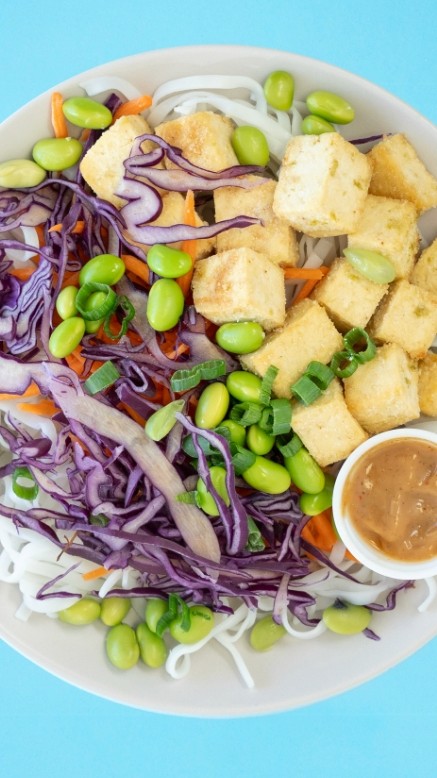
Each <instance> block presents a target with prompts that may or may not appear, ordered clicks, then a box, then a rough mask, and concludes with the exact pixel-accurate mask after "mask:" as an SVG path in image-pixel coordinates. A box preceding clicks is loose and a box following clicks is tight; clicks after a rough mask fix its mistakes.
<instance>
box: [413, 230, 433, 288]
mask: <svg viewBox="0 0 437 778" xmlns="http://www.w3.org/2000/svg"><path fill="white" fill-rule="evenodd" d="M411 282H412V283H413V284H416V285H417V286H420V287H422V289H426V290H427V291H428V292H432V293H433V294H435V295H437V238H436V240H435V241H434V242H433V243H431V245H430V246H428V248H426V249H425V250H424V251H422V253H421V255H420V257H419V259H418V260H417V262H416V264H415V265H414V268H413V272H412V274H411Z"/></svg>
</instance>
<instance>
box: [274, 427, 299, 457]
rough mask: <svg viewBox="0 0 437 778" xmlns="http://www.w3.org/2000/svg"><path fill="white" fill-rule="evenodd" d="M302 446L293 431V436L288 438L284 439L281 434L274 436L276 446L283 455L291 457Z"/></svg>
mask: <svg viewBox="0 0 437 778" xmlns="http://www.w3.org/2000/svg"><path fill="white" fill-rule="evenodd" d="M302 446H303V443H302V441H301V439H300V437H299V435H296V433H293V437H292V438H290V440H286V439H285V438H284V437H282V436H279V437H278V438H276V448H277V449H278V451H279V453H280V454H282V456H283V457H293V456H294V455H295V454H297V452H298V451H299V449H300V448H302Z"/></svg>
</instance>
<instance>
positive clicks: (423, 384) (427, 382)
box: [419, 351, 437, 416]
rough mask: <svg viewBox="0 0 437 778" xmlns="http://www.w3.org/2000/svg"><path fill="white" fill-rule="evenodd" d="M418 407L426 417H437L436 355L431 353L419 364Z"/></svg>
mask: <svg viewBox="0 0 437 778" xmlns="http://www.w3.org/2000/svg"><path fill="white" fill-rule="evenodd" d="M419 405H420V410H421V412H422V413H424V414H426V416H437V354H434V353H433V352H432V351H429V352H428V354H427V355H426V357H425V359H422V360H421V361H420V362H419Z"/></svg>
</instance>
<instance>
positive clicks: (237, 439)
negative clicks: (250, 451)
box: [220, 419, 246, 446]
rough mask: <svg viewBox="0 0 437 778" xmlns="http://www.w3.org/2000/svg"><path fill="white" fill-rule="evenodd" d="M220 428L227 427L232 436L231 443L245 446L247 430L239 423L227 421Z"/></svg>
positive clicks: (221, 423)
mask: <svg viewBox="0 0 437 778" xmlns="http://www.w3.org/2000/svg"><path fill="white" fill-rule="evenodd" d="M220 427H227V428H228V430H229V434H230V440H231V443H235V444H236V445H237V446H244V444H245V442H246V430H245V428H244V427H243V426H242V425H241V424H238V422H237V421H233V420H232V419H225V420H224V421H222V422H220Z"/></svg>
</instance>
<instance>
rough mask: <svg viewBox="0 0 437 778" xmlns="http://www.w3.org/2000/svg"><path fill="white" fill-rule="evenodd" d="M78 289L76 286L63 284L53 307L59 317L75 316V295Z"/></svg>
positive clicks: (68, 317)
mask: <svg viewBox="0 0 437 778" xmlns="http://www.w3.org/2000/svg"><path fill="white" fill-rule="evenodd" d="M78 291H79V289H78V288H77V286H65V287H64V289H61V291H60V292H59V294H58V297H57V300H56V303H55V308H56V310H57V312H58V314H59V316H60V317H61V319H71V317H72V316H77V308H76V297H77V293H78Z"/></svg>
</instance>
